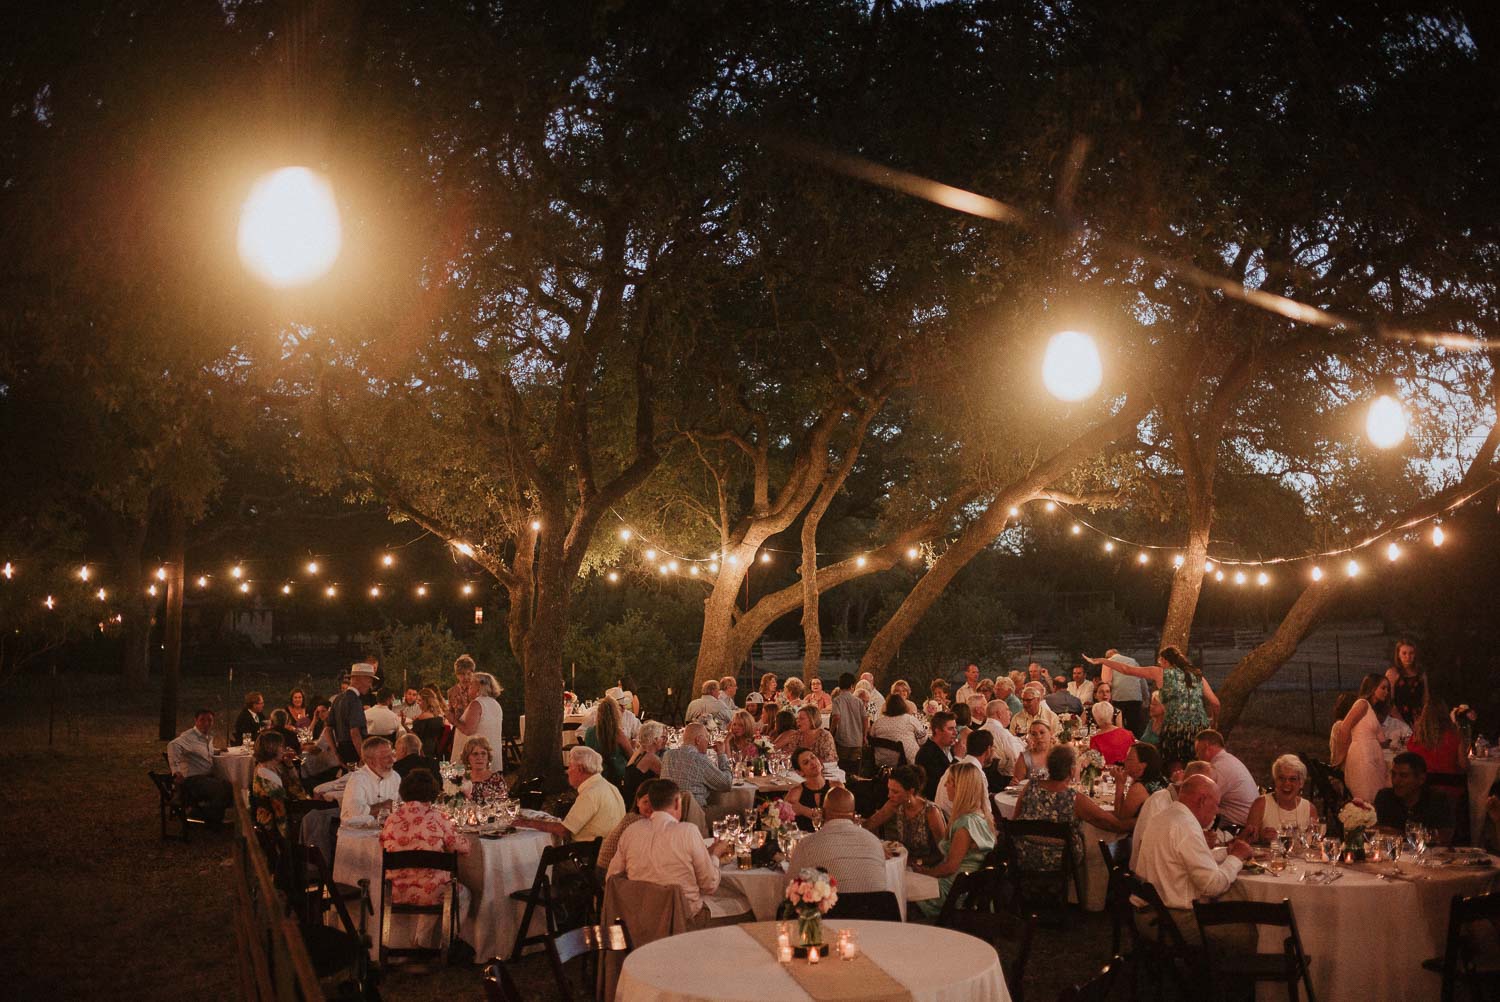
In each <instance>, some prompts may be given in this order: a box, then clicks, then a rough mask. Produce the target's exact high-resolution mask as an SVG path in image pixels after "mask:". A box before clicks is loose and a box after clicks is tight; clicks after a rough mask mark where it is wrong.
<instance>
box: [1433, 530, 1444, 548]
mask: <svg viewBox="0 0 1500 1002" xmlns="http://www.w3.org/2000/svg"><path fill="white" fill-rule="evenodd" d="M1432 545H1433V546H1442V545H1443V527H1442V526H1441V525H1434V526H1433V527H1432Z"/></svg>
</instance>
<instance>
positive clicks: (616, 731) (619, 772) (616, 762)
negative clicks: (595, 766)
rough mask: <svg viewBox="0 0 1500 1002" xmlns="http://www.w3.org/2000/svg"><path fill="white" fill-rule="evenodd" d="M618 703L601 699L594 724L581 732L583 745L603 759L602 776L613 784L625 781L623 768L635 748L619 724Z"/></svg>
mask: <svg viewBox="0 0 1500 1002" xmlns="http://www.w3.org/2000/svg"><path fill="white" fill-rule="evenodd" d="M621 723H622V714H621V712H620V704H619V703H617V702H615V701H614V700H613V699H601V700H600V701H599V707H598V711H597V713H596V714H595V716H594V726H592V727H590V728H589V729H587V730H586V731H584V732H583V743H584V745H585V747H588V748H592V749H594V751H596V752H598V753H599V757H600V758H602V759H603V760H604V778H605V779H607V780H609V781H610V782H611V783H613V784H614V785H615V786H619V785H620V784H622V783H623V782H624V781H625V768H626V765H627V764H628V763H629V761H630V756H631V754H632V753H634V751H635V749H634V748H633V747H631V744H630V739H629V738H627V737H626V736H625V733H624V730H623V728H622V726H621Z"/></svg>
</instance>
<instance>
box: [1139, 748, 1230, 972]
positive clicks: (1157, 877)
mask: <svg viewBox="0 0 1500 1002" xmlns="http://www.w3.org/2000/svg"><path fill="white" fill-rule="evenodd" d="M1219 811H1220V807H1219V791H1218V784H1216V783H1215V782H1214V781H1213V780H1212V779H1210V778H1208V777H1207V776H1189V777H1188V778H1187V779H1185V780H1183V781H1182V788H1181V789H1180V790H1179V791H1178V793H1177V800H1176V802H1175V803H1173V804H1171V805H1170V806H1168V807H1167V808H1166V809H1164V810H1163V811H1162V812H1161V813H1160V814H1158V815H1157V816H1156V817H1155V818H1153V819H1152V820H1151V830H1150V833H1149V837H1147V838H1145V839H1144V840H1143V841H1142V840H1140V836H1139V835H1138V836H1137V840H1138V841H1137V845H1138V847H1139V849H1140V852H1139V854H1138V856H1137V858H1136V861H1135V863H1134V868H1135V872H1136V873H1137V874H1138V875H1139V876H1140V878H1141V879H1142V880H1145V881H1147V882H1149V883H1150V884H1151V886H1152V887H1154V888H1156V893H1157V894H1159V895H1160V896H1161V900H1162V903H1163V904H1165V905H1166V906H1167V911H1168V912H1169V913H1170V914H1171V917H1172V919H1173V920H1174V921H1175V922H1176V923H1177V928H1178V931H1180V932H1181V933H1182V936H1183V938H1184V939H1186V940H1187V941H1188V942H1189V943H1191V944H1199V943H1201V942H1202V938H1201V936H1200V935H1199V933H1198V922H1197V920H1196V919H1195V918H1194V917H1193V901H1194V900H1196V899H1199V898H1216V897H1218V896H1219V895H1221V894H1223V893H1224V892H1225V891H1227V890H1229V887H1230V885H1231V884H1233V883H1234V880H1235V878H1236V877H1238V876H1239V873H1240V868H1241V867H1243V866H1244V865H1245V860H1247V859H1249V858H1250V844H1249V843H1248V842H1245V841H1244V840H1242V839H1235V840H1234V841H1233V842H1231V843H1230V844H1229V851H1228V853H1227V854H1226V855H1225V857H1224V861H1223V862H1222V863H1216V862H1214V855H1213V852H1212V851H1211V850H1210V849H1209V846H1208V841H1207V839H1205V838H1204V834H1203V833H1204V832H1205V831H1207V830H1208V829H1210V828H1212V827H1213V823H1214V818H1215V817H1216V816H1217V815H1218V813H1219ZM1135 920H1136V927H1137V928H1138V929H1139V930H1140V932H1141V933H1142V935H1145V936H1147V937H1150V938H1152V939H1160V938H1161V937H1160V935H1159V934H1158V933H1157V932H1156V929H1155V925H1156V917H1155V915H1153V914H1152V913H1151V912H1149V911H1147V910H1145V909H1141V908H1138V909H1136V913H1135ZM1253 935H1254V934H1253V933H1251V936H1253ZM1245 948H1246V949H1247V950H1249V949H1253V948H1254V947H1253V940H1252V941H1251V942H1249V943H1246V944H1245Z"/></svg>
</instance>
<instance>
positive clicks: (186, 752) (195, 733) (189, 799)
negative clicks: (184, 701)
mask: <svg viewBox="0 0 1500 1002" xmlns="http://www.w3.org/2000/svg"><path fill="white" fill-rule="evenodd" d="M213 729H214V711H212V710H208V709H203V710H198V711H197V712H196V713H194V714H193V726H192V727H189V728H188V729H187V730H185V731H183V732H182V733H181V734H179V735H177V737H175V738H173V739H172V742H171V744H169V745H167V768H168V769H170V770H171V771H172V779H173V781H175V782H176V784H177V792H178V795H179V796H180V797H181V798H182V800H183V802H184V803H187V804H192V805H196V807H195V809H196V810H197V811H199V812H200V813H201V814H202V816H203V817H204V818H206V819H207V820H208V823H209V824H210V825H211V826H218V825H221V824H223V823H224V811H225V810H226V809H227V808H228V807H229V805H230V804H231V803H233V802H234V787H232V786H231V785H230V784H229V781H228V780H227V779H223V778H221V777H219V776H215V775H214V774H213V773H214V739H213Z"/></svg>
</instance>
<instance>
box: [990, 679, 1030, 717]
mask: <svg viewBox="0 0 1500 1002" xmlns="http://www.w3.org/2000/svg"><path fill="white" fill-rule="evenodd" d="M995 698H996V699H1003V700H1005V705H1006V706H1008V707H1010V714H1011V716H1012V717H1014V716H1015V715H1016V714H1017V713H1020V712H1021V710H1022V709H1024V707H1023V705H1022V703H1021V697H1020V696H1018V695H1016V682H1015V679H1013V678H1011V677H1010V676H1009V675H996V676H995Z"/></svg>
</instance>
